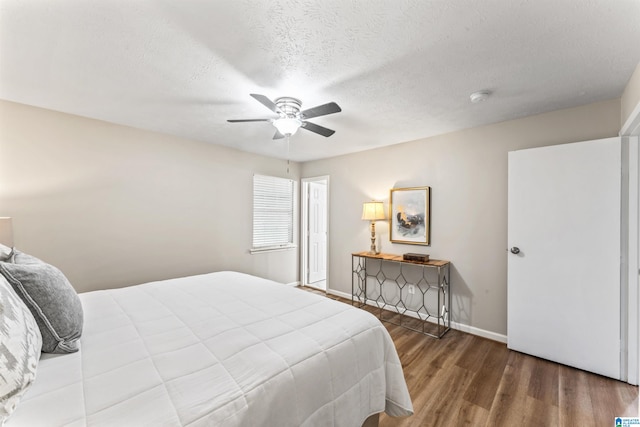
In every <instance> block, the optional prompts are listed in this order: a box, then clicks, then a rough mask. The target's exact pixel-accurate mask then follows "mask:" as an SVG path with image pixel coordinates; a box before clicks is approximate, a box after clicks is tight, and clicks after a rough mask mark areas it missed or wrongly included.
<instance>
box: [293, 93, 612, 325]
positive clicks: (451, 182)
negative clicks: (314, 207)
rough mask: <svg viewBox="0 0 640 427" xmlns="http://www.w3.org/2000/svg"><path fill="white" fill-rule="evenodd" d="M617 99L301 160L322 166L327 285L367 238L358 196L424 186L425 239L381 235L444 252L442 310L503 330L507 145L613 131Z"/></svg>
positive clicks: (312, 167)
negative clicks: (448, 285) (426, 242)
mask: <svg viewBox="0 0 640 427" xmlns="http://www.w3.org/2000/svg"><path fill="white" fill-rule="evenodd" d="M619 123H620V100H619V99H616V100H611V101H607V102H601V103H596V104H591V105H586V106H583V107H578V108H572V109H566V110H560V111H555V112H551V113H547V114H541V115H537V116H531V117H527V118H524V119H519V120H512V121H508V122H503V123H498V124H495V125H490V126H484V127H479V128H473V129H468V130H464V131H460V132H455V133H450V134H446V135H441V136H437V137H432V138H426V139H422V140H418V141H413V142H407V143H403V144H398V145H393V146H390V147H386V148H380V149H376V150H370V151H365V152H361V153H356V154H351V155H346V156H341V157H336V158H331V159H326V160H320V161H314V162H308V163H304V164H303V165H302V176H303V177H312V176H319V175H329V176H330V179H331V188H330V196H329V197H330V214H329V217H330V230H329V236H330V237H329V265H330V276H329V286H330V288H331V289H333V290H336V291H339V292H344V293H347V294H350V292H351V256H350V254H351V253H352V252H356V251H363V250H367V249H368V248H369V238H368V237H369V236H368V232H369V227H368V224H367V223H366V222H364V221H362V220H360V215H361V210H362V202H365V201H368V200H371V199H376V200H383V201H384V202H385V203H388V200H389V190H390V189H391V188H394V187H412V186H425V185H426V186H430V187H431V188H432V211H431V227H432V232H431V239H432V244H431V246H430V247H424V246H413V245H400V244H391V243H390V242H389V227H388V224H387V223H385V222H379V223H378V224H377V226H376V230H377V233H378V235H379V236H380V237H379V242H380V243H381V250H382V251H383V252H391V253H398V254H401V253H404V252H418V251H421V252H424V253H429V254H430V255H431V257H432V258H437V259H447V260H451V261H452V265H453V268H452V295H453V308H452V313H453V315H452V320H453V321H455V322H459V323H461V324H464V325H468V326H470V327H472V328H478V329H480V330H484V331H489V332H492V333H495V334H502V335H505V334H506V330H507V251H506V249H507V153H508V152H509V151H512V150H518V149H522V148H529V147H537V146H545V145H553V144H562V143H569V142H576V141H582V140H589V139H597V138H604V137H610V136H615V135H617V133H618V131H619V127H620V126H619Z"/></svg>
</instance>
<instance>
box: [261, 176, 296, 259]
mask: <svg viewBox="0 0 640 427" xmlns="http://www.w3.org/2000/svg"><path fill="white" fill-rule="evenodd" d="M293 209H294V182H293V181H292V180H290V179H285V178H276V177H273V176H264V175H254V176H253V249H254V250H265V249H278V248H285V247H291V246H293Z"/></svg>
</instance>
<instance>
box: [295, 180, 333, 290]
mask: <svg viewBox="0 0 640 427" xmlns="http://www.w3.org/2000/svg"><path fill="white" fill-rule="evenodd" d="M300 182H301V185H300V192H301V195H300V201H301V203H300V213H301V215H300V222H301V224H300V284H301V285H302V286H309V283H307V282H308V278H309V275H308V274H307V270H308V268H309V246H308V242H309V183H310V182H324V183H325V185H326V186H327V200H326V203H325V209H326V212H325V218H326V220H327V244H326V248H325V250H326V254H325V259H326V263H327V277H326V279H325V283H326V286H325V289H324V291H325V292H326V291H327V290H329V277H330V270H331V266H330V263H329V247H330V244H329V241H330V233H329V230H330V223H331V221H330V218H329V211H330V209H329V205H330V199H331V197H330V194H331V186H330V181H329V175H321V176H315V177H310V178H302V179H301V180H300ZM311 287H313V286H311Z"/></svg>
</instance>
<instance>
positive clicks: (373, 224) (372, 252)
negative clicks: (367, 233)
mask: <svg viewBox="0 0 640 427" xmlns="http://www.w3.org/2000/svg"><path fill="white" fill-rule="evenodd" d="M379 253H380V251H378V250H377V249H376V222H375V221H371V249H369V255H378V254H379Z"/></svg>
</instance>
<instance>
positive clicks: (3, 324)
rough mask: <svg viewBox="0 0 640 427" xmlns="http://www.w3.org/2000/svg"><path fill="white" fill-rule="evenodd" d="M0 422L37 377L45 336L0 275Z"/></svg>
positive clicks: (9, 413)
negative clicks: (43, 336)
mask: <svg viewBox="0 0 640 427" xmlns="http://www.w3.org/2000/svg"><path fill="white" fill-rule="evenodd" d="M0 338H1V339H0V425H3V424H4V422H5V421H6V420H7V418H9V416H10V415H11V413H12V412H13V411H14V410H15V409H16V406H17V405H18V403H19V402H20V399H21V398H22V396H23V395H24V393H25V392H26V391H27V389H28V388H29V387H30V386H31V384H33V381H34V380H35V378H36V371H37V368H38V361H39V360H40V349H41V347H42V337H41V335H40V330H39V329H38V325H37V324H36V321H35V319H34V318H33V315H32V314H31V312H30V311H29V309H28V308H27V306H25V305H24V302H22V300H21V299H20V297H18V295H16V293H15V291H14V290H13V288H12V287H11V285H9V283H7V281H6V280H5V278H4V277H3V276H2V275H0Z"/></svg>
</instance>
